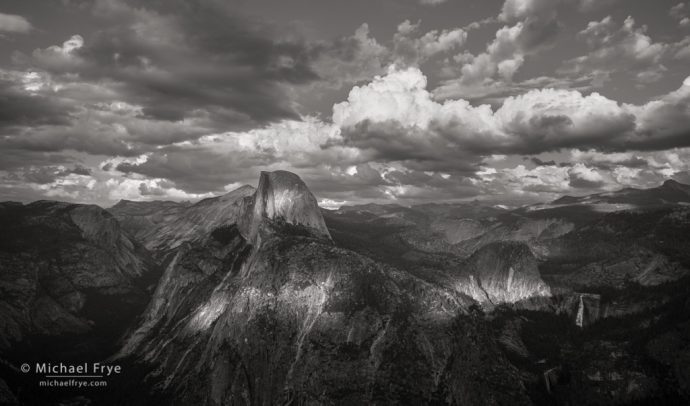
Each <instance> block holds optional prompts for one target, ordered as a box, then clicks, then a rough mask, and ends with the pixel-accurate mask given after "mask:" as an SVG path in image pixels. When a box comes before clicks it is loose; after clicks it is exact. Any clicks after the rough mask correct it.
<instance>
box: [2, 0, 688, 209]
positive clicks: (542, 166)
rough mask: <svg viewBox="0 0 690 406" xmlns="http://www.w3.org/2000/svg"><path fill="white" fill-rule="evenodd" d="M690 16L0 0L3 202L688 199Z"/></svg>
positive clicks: (461, 2) (564, 8)
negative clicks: (286, 194) (256, 189)
mask: <svg viewBox="0 0 690 406" xmlns="http://www.w3.org/2000/svg"><path fill="white" fill-rule="evenodd" d="M688 67H690V2H689V1H686V2H678V0H673V1H664V0H659V1H654V2H650V1H646V0H349V1H336V0H195V1H192V0H147V1H136V0H94V1H87V0H61V1H58V0H55V1H38V0H31V1H27V0H3V1H2V3H0V200H2V201H4V200H14V201H22V202H29V201H34V200H39V199H50V200H62V201H72V202H81V203H95V204H99V205H102V206H104V207H109V206H111V205H113V204H114V203H116V202H117V201H119V200H120V199H128V200H178V201H182V200H191V201H194V200H198V199H201V198H206V197H210V196H215V195H220V194H224V193H227V192H229V191H231V190H233V189H235V188H237V187H240V186H242V185H244V184H250V185H256V183H257V181H258V177H259V173H260V172H261V171H271V170H278V169H282V170H289V171H292V172H295V173H297V174H298V175H300V176H301V177H302V178H303V179H304V180H305V182H306V183H307V185H308V186H309V187H310V189H311V190H312V192H313V193H314V194H315V195H316V196H317V198H318V200H319V202H320V204H321V205H322V206H323V207H328V208H331V207H337V206H340V205H344V204H359V203H368V202H378V203H382V202H387V203H398V204H403V205H411V204H418V203H426V202H452V201H471V200H480V201H486V202H496V203H501V204H506V205H519V204H528V203H533V202H540V201H549V200H553V199H555V198H558V197H559V196H562V195H584V194H590V193H599V192H606V191H612V190H617V189H621V188H624V187H641V188H647V187H654V186H658V185H659V184H660V183H662V182H663V181H665V180H668V179H675V180H677V181H680V182H684V183H690V69H688Z"/></svg>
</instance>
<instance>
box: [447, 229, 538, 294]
mask: <svg viewBox="0 0 690 406" xmlns="http://www.w3.org/2000/svg"><path fill="white" fill-rule="evenodd" d="M463 276H466V277H467V278H468V279H469V283H467V282H465V283H462V284H461V285H460V287H459V289H460V290H461V291H463V292H464V293H466V294H467V295H469V296H471V297H472V298H473V299H475V300H477V301H478V302H480V303H483V304H492V305H493V304H500V303H515V302H518V301H521V300H526V299H530V298H534V297H539V296H547V297H548V296H551V290H550V288H549V286H548V285H547V284H546V283H544V281H543V280H542V279H541V276H540V275H539V269H538V267H537V261H536V258H535V257H534V255H533V254H532V252H531V251H530V249H529V247H528V246H527V245H526V244H524V243H521V242H515V241H503V242H496V243H492V244H489V245H486V246H484V247H483V248H481V249H479V250H478V251H477V252H475V253H474V254H473V255H472V256H471V257H470V258H469V259H468V260H467V263H466V265H465V269H464V270H463Z"/></svg>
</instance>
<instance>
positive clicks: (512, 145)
mask: <svg viewBox="0 0 690 406" xmlns="http://www.w3.org/2000/svg"><path fill="white" fill-rule="evenodd" d="M686 82H690V81H687V80H686ZM425 87H426V77H425V76H424V75H423V74H422V73H421V71H420V70H419V69H416V68H408V69H404V70H399V69H396V68H391V70H390V71H389V73H388V74H387V75H386V76H381V77H377V78H376V79H375V80H374V81H372V82H371V83H370V84H368V85H366V86H361V87H355V88H353V89H352V91H351V92H350V95H349V96H348V99H347V101H345V102H342V103H339V104H336V105H335V106H334V108H333V110H334V112H333V122H334V123H335V124H336V125H338V126H339V127H341V128H342V129H343V139H344V142H345V145H349V146H355V147H357V148H360V149H363V150H365V151H370V152H372V153H374V154H375V156H376V157H377V158H378V159H384V160H410V161H415V162H427V164H428V165H430V166H432V167H433V165H435V164H436V163H437V162H439V161H441V162H444V165H447V166H448V167H456V168H459V167H462V166H463V165H462V164H460V165H459V164H458V163H457V162H458V161H463V160H464V163H465V164H469V165H470V166H471V165H472V164H474V163H476V160H477V156H482V155H488V154H496V153H502V154H538V153H541V152H546V151H557V150H560V149H563V148H597V149H600V150H606V151H616V150H617V151H625V150H628V149H666V148H671V147H684V146H687V145H688V143H689V142H690V141H689V140H688V137H687V133H688V129H690V114H689V113H688V111H689V110H688V105H689V99H688V97H689V94H690V86H688V85H687V83H686V84H684V85H683V86H682V87H681V88H680V89H678V90H676V91H674V92H671V93H669V94H667V95H666V96H664V97H661V98H660V99H658V100H654V101H652V102H649V103H647V104H644V105H640V106H635V105H628V104H621V103H618V102H616V101H613V100H610V99H608V98H606V97H604V96H602V95H600V94H597V93H592V94H589V95H583V94H582V93H580V92H578V91H573V90H555V89H542V90H532V91H529V92H527V93H525V94H523V95H520V96H514V97H508V98H507V99H506V100H505V101H504V103H503V104H502V105H501V106H500V107H499V108H497V109H496V110H492V108H491V107H490V106H488V105H481V106H472V105H471V104H469V103H468V102H467V101H465V100H462V99H458V100H446V101H444V102H437V101H435V100H434V99H433V98H432V95H431V94H430V93H429V92H428V91H427V90H426V88H425Z"/></svg>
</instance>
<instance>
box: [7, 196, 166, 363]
mask: <svg viewBox="0 0 690 406" xmlns="http://www.w3.org/2000/svg"><path fill="white" fill-rule="evenodd" d="M0 229H2V230H3V232H2V237H0V326H2V331H3V334H2V335H0V350H3V351H9V350H10V349H15V350H18V349H21V350H32V348H33V350H32V351H39V350H40V348H34V346H35V345H38V344H37V343H38V342H42V340H46V339H49V338H51V337H62V336H65V335H67V336H74V337H78V336H79V335H83V334H92V333H97V332H99V331H100V332H104V331H108V332H110V333H111V334H113V340H112V341H113V342H114V340H115V339H116V338H117V334H121V333H122V332H123V329H124V328H125V327H126V326H127V325H128V323H130V322H131V321H132V320H133V319H134V318H135V317H136V315H137V314H138V312H140V311H141V310H142V309H143V307H144V306H145V304H146V301H147V300H148V294H147V293H146V288H147V286H148V285H149V284H151V283H153V282H155V280H156V279H157V277H158V271H157V267H156V265H155V263H154V262H153V260H152V258H151V256H150V255H149V253H148V252H147V251H146V250H145V249H144V247H142V246H141V245H140V244H139V243H137V242H135V241H134V240H133V239H132V238H130V237H129V236H128V235H127V234H126V233H124V232H123V231H122V229H121V228H120V226H119V224H118V222H117V221H116V220H115V219H114V218H113V217H112V216H111V215H110V214H109V213H108V212H106V211H105V210H103V209H101V208H100V207H97V206H86V205H77V204H67V203H59V202H50V201H39V202H35V203H32V204H29V205H21V204H3V205H2V206H0ZM20 347H21V348H20Z"/></svg>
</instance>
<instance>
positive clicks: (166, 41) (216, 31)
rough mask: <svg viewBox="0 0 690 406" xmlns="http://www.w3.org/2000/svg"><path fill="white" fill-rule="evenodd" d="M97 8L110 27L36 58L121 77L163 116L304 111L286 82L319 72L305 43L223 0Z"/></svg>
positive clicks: (253, 117) (220, 120)
mask: <svg viewBox="0 0 690 406" xmlns="http://www.w3.org/2000/svg"><path fill="white" fill-rule="evenodd" d="M151 6H154V7H151ZM155 6H158V7H155ZM94 14H95V15H96V18H100V19H102V21H103V25H104V28H103V29H101V30H99V31H98V32H96V33H94V34H91V35H89V36H87V37H86V38H84V40H83V46H78V47H74V49H73V50H72V51H71V52H69V53H66V52H64V51H61V50H59V49H51V48H48V49H46V50H38V51H36V52H34V55H33V63H34V64H35V65H36V66H37V67H40V68H43V69H46V70H48V71H50V72H51V73H53V74H56V75H58V74H63V75H74V74H78V75H79V79H80V80H86V81H93V82H97V81H104V80H109V81H113V84H112V86H111V87H112V89H113V90H114V91H116V92H117V93H118V94H119V96H120V97H121V98H122V99H124V100H126V101H128V102H130V103H133V104H138V105H141V106H143V113H144V115H145V116H146V117H149V118H152V119H155V120H169V121H179V120H182V119H184V118H186V117H188V116H189V115H190V114H191V113H192V112H194V111H198V110H204V111H205V112H206V113H207V114H209V115H210V116H211V117H212V123H213V124H214V125H215V127H216V128H226V129H227V128H229V127H233V126H235V127H237V128H241V127H247V126H253V125H256V124H261V123H266V122H269V121H273V120H277V119H281V118H297V117H298V116H297V114H296V113H295V111H294V109H293V108H292V106H291V104H290V102H289V100H288V99H287V95H286V91H285V89H284V87H283V85H284V84H302V83H307V82H310V81H313V80H316V79H317V75H316V74H315V73H314V72H313V71H312V69H311V67H310V66H309V61H310V53H309V49H308V47H307V46H306V45H305V44H304V43H302V42H301V41H299V40H297V39H290V38H279V37H277V36H276V33H271V29H270V27H268V26H266V25H265V24H262V23H260V22H258V21H246V20H242V19H240V18H239V17H238V16H236V15H234V14H233V12H232V8H231V7H230V6H228V5H226V4H224V3H222V2H215V1H202V2H184V1H176V2H154V3H150V2H139V3H137V2H124V1H115V0H112V1H98V2H96V4H95V6H94ZM65 80H66V79H65Z"/></svg>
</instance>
